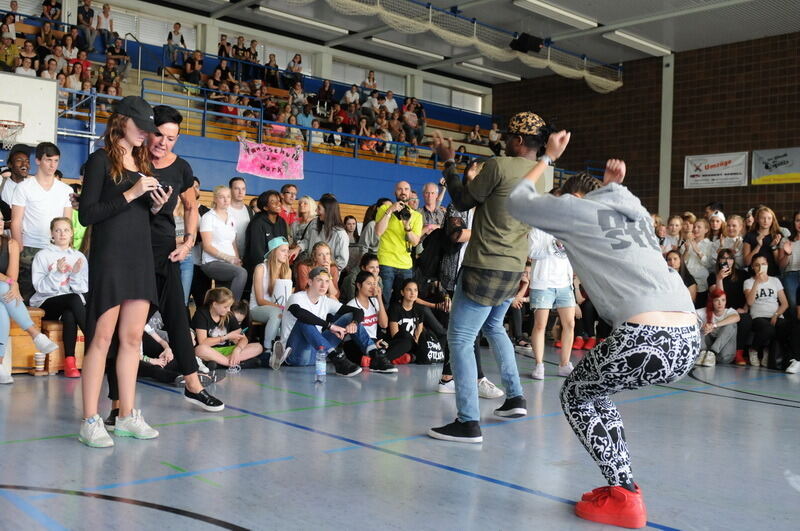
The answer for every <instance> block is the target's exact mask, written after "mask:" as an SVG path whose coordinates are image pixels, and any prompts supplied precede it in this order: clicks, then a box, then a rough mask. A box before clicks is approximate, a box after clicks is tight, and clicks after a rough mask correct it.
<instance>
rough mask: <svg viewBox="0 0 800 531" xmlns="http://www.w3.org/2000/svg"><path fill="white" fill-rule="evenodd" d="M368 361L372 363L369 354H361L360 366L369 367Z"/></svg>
mask: <svg viewBox="0 0 800 531" xmlns="http://www.w3.org/2000/svg"><path fill="white" fill-rule="evenodd" d="M370 363H372V358H370V357H369V356H361V366H362V367H369V364H370Z"/></svg>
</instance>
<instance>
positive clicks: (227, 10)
mask: <svg viewBox="0 0 800 531" xmlns="http://www.w3.org/2000/svg"><path fill="white" fill-rule="evenodd" d="M260 1H261V0H240V1H239V2H236V3H231V4H229V5H227V6H225V7H221V8H219V9H217V10H216V11H212V12H211V14H210V15H209V17H211V18H212V19H215V18H220V17H224V16H225V15H230V14H231V13H233V12H234V11H239V10H240V9H244V8H246V7H250V6H251V5H253V4H257V3H259V2H260Z"/></svg>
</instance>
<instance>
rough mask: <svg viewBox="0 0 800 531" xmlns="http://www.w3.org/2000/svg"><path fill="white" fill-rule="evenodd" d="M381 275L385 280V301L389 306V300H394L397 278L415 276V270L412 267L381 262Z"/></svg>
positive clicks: (403, 278)
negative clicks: (393, 293)
mask: <svg viewBox="0 0 800 531" xmlns="http://www.w3.org/2000/svg"><path fill="white" fill-rule="evenodd" d="M379 276H380V277H381V282H383V303H384V304H385V305H386V306H389V301H391V300H392V288H394V280H395V278H398V279H400V280H405V279H407V278H411V277H413V276H414V272H413V271H412V270H411V269H398V268H396V267H391V266H386V265H383V264H381V271H380V273H379Z"/></svg>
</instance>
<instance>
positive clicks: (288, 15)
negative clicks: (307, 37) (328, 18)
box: [258, 6, 350, 35]
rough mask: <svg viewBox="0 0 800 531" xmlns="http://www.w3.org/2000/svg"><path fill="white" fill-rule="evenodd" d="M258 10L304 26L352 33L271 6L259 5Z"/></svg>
mask: <svg viewBox="0 0 800 531" xmlns="http://www.w3.org/2000/svg"><path fill="white" fill-rule="evenodd" d="M258 10H259V11H260V12H262V13H264V14H265V15H271V16H273V17H275V18H282V19H284V20H288V21H289V22H296V23H297V24H302V25H303V26H311V27H313V28H318V29H321V30H323V31H329V32H331V33H339V34H341V35H347V34H348V33H350V32H349V31H347V30H346V29H344V28H339V27H337V26H331V25H330V24H325V23H324V22H319V21H316V20H313V19H310V18H305V17H298V16H297V15H292V14H291V13H284V12H283V11H278V10H275V9H270V8H269V7H264V6H258Z"/></svg>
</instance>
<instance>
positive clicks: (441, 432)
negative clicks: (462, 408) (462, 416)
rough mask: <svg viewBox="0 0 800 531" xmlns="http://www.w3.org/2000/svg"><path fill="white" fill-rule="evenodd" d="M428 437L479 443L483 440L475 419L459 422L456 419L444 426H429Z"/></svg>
mask: <svg viewBox="0 0 800 531" xmlns="http://www.w3.org/2000/svg"><path fill="white" fill-rule="evenodd" d="M428 437H433V438H434V439H440V440H442V441H452V442H460V443H480V442H483V435H481V425H480V424H478V421H477V420H471V421H469V422H461V421H460V420H458V419H456V420H454V421H453V422H451V423H450V424H447V425H446V426H440V427H438V428H431V429H429V430H428Z"/></svg>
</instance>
